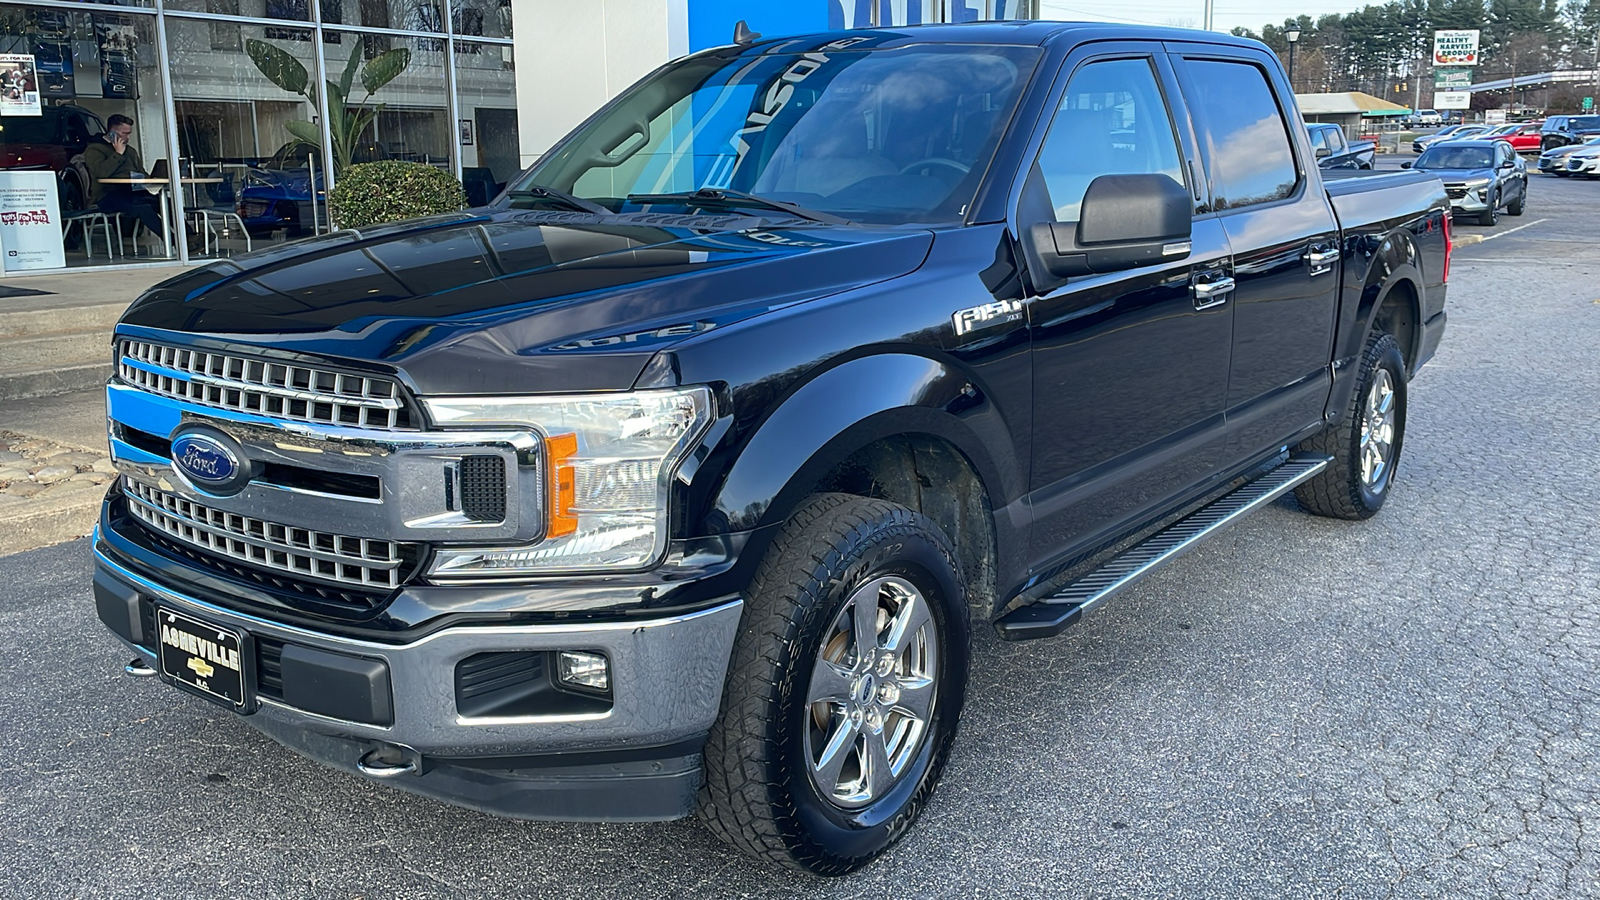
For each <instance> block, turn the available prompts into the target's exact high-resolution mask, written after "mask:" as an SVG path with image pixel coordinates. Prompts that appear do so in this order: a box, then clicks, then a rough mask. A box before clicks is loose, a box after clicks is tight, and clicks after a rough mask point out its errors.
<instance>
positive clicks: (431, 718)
mask: <svg viewBox="0 0 1600 900" xmlns="http://www.w3.org/2000/svg"><path fill="white" fill-rule="evenodd" d="M98 540H99V534H98V529H97V530H96V543H98ZM95 557H96V564H97V565H98V566H100V567H101V568H102V569H103V570H105V571H106V572H107V573H109V574H111V575H112V576H114V577H115V578H117V579H120V580H121V581H123V582H125V583H127V584H128V585H130V586H131V587H133V588H134V589H135V590H137V591H138V592H139V593H140V594H143V595H144V596H146V597H149V598H151V599H153V600H155V601H158V602H159V603H161V605H163V606H167V607H171V608H173V609H176V610H178V611H180V612H186V613H188V614H190V615H192V616H196V617H199V618H201V619H203V620H209V621H212V622H215V623H217V624H218V625H223V626H226V627H230V628H236V629H240V630H242V631H245V632H248V633H249V634H251V635H254V636H258V637H267V638H271V639H274V640H278V641H282V642H284V643H287V644H298V645H301V646H304V647H310V648H313V649H318V650H324V651H327V652H330V653H341V654H346V655H353V656H362V657H368V658H374V659H381V660H382V661H383V662H384V664H385V665H386V666H387V667H388V672H389V680H390V685H391V689H392V694H393V724H392V725H389V726H378V725H370V724H365V723H361V722H351V721H345V720H341V719H333V718H328V717H326V716H322V715H318V714H315V713H310V712H306V711H304V710H301V709H296V708H295V707H292V706H289V705H287V704H285V703H281V702H278V701H275V700H272V699H269V698H261V700H260V706H259V708H258V711H257V712H256V713H255V714H254V715H253V716H249V717H247V719H256V718H257V717H260V718H261V719H263V720H265V721H262V722H259V723H257V725H258V727H261V728H262V730H264V731H267V732H268V733H269V734H270V733H273V732H274V731H276V730H277V729H279V728H283V727H288V728H293V729H298V730H301V731H304V732H309V733H315V734H317V735H322V736H328V737H335V738H342V739H348V740H352V741H360V742H370V743H371V744H376V745H398V746H400V747H404V748H409V749H411V750H414V751H416V752H417V753H419V754H421V755H422V756H424V757H426V756H439V757H450V758H458V759H459V758H471V757H505V756H523V755H529V754H541V753H561V752H570V751H595V750H612V749H626V748H632V747H652V746H661V745H664V744H670V743H672V742H675V741H683V740H688V739H694V738H697V737H699V736H703V735H704V734H705V733H706V732H707V731H708V730H710V728H711V724H712V722H713V721H714V720H715V719H716V716H717V712H718V709H719V707H720V704H721V700H722V684H723V678H724V676H725V674H726V670H727V666H728V657H729V654H730V653H731V652H732V648H733V640H734V637H735V635H736V633H737V631H738V627H739V618H740V614H741V611H742V609H743V601H742V600H740V599H738V598H732V599H730V600H728V601H727V602H725V603H722V604H721V605H718V606H715V607H713V608H710V609H705V610H701V611H698V612H691V613H684V614H681V615H672V616H665V617H662V618H658V619H639V620H628V621H621V622H585V623H574V624H552V625H483V626H460V627H454V628H446V629H443V630H441V631H438V632H435V633H433V634H430V635H428V636H427V637H424V638H421V639H419V640H416V641H414V642H412V643H409V644H400V645H393V644H382V643H376V642H371V641H362V640H354V639H350V638H342V637H334V636H329V635H325V634H320V633H318V632H315V631H309V630H306V629H302V628H297V627H292V626H287V625H282V624H279V623H276V622H273V621H270V620H268V619H263V618H258V617H256V616H251V615H246V614H243V613H238V612H234V611H232V610H229V609H226V608H223V607H221V606H217V605H215V604H212V603H208V602H206V601H205V600H202V599H200V598H197V597H193V596H189V595H186V594H182V593H179V592H177V591H174V590H171V589H170V588H167V587H164V586H162V585H160V584H158V583H156V582H154V581H151V580H150V579H148V578H144V577H142V576H140V575H138V574H136V573H134V572H132V571H129V570H128V569H127V568H126V567H124V566H122V565H120V564H118V563H117V562H116V561H115V560H114V559H112V558H110V557H108V556H107V555H106V554H105V553H104V552H102V551H101V550H100V549H98V547H97V549H96V551H95ZM123 642H124V643H126V644H128V646H129V647H130V649H132V650H134V651H135V652H136V653H138V654H139V655H140V657H141V658H143V659H145V660H146V661H147V662H148V663H150V664H151V665H152V666H153V665H154V664H155V662H154V661H155V657H154V655H153V654H152V653H151V651H149V650H147V649H145V648H144V647H141V646H139V645H137V644H133V643H129V642H128V641H127V640H126V639H125V638H124V639H123ZM558 649H572V650H591V651H595V650H597V651H600V652H602V653H604V654H605V655H606V657H607V658H608V659H609V660H610V663H611V679H612V707H611V708H610V709H609V710H607V711H605V712H596V713H581V714H566V715H536V716H512V717H472V716H465V715H462V714H460V713H459V712H458V711H457V709H456V702H455V667H456V663H458V662H460V661H461V660H462V659H465V658H466V657H469V656H472V655H474V654H478V653H487V652H515V651H525V650H558ZM324 761H325V762H329V763H331V764H335V765H339V766H341V767H349V765H350V764H351V763H353V762H354V760H334V759H328V760H324Z"/></svg>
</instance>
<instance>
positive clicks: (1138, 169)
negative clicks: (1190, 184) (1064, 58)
mask: <svg viewBox="0 0 1600 900" xmlns="http://www.w3.org/2000/svg"><path fill="white" fill-rule="evenodd" d="M1181 159H1182V155H1181V154H1179V152H1178V141H1177V138H1176V137H1175V136H1174V134H1173V130H1172V117H1171V115H1170V114H1169V113H1168V112H1167V104H1166V101H1165V99H1163V97H1162V96H1161V90H1160V88H1159V87H1157V82H1156V74H1155V70H1154V69H1152V68H1151V66H1150V60H1149V59H1115V60H1106V61H1104V62H1092V63H1089V64H1088V65H1086V66H1084V67H1082V68H1080V69H1079V70H1078V71H1077V72H1075V73H1073V75H1072V80H1071V81H1069V82H1067V90H1066V93H1065V94H1064V95H1063V96H1062V98H1061V107H1060V109H1058V110H1057V111H1056V114H1055V118H1054V119H1052V120H1051V122H1050V131H1049V133H1048V134H1046V135H1045V139H1044V146H1043V147H1042V148H1041V149H1040V150H1039V159H1038V161H1037V162H1036V163H1035V166H1036V168H1037V170H1038V174H1039V175H1040V176H1041V177H1042V178H1043V181H1044V189H1045V192H1046V193H1048V194H1049V204H1050V207H1051V208H1052V209H1053V210H1054V211H1055V217H1056V221H1058V222H1076V221H1078V208H1079V207H1080V206H1081V205H1082V204H1083V194H1084V192H1085V191H1087V190H1088V189H1089V183H1090V182H1092V181H1094V180H1095V179H1096V178H1099V177H1100V176H1101V175H1147V174H1157V175H1166V176H1168V177H1169V178H1171V179H1172V180H1173V181H1176V182H1177V183H1179V184H1183V183H1184V181H1183V163H1182V162H1181Z"/></svg>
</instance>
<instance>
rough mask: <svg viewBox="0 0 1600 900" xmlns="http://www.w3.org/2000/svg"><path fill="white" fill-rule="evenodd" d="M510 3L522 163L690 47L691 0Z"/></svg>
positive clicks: (513, 0)
mask: <svg viewBox="0 0 1600 900" xmlns="http://www.w3.org/2000/svg"><path fill="white" fill-rule="evenodd" d="M511 3H512V11H511V15H512V21H513V22H515V23H516V67H517V132H518V134H519V136H520V138H521V145H522V147H521V149H522V164H523V165H524V166H527V165H531V164H532V163H533V162H534V161H535V160H537V159H538V158H539V156H540V155H542V154H543V153H544V152H545V151H546V150H549V149H550V146H551V145H552V144H554V143H555V142H556V141H557V140H559V139H560V138H561V137H562V136H563V135H565V134H566V133H567V132H568V131H571V130H572V129H573V127H574V126H576V125H577V124H578V123H579V122H582V121H583V120H584V119H586V118H588V117H589V114H590V113H592V112H594V111H595V110H597V109H599V108H600V106H601V104H603V103H605V102H606V101H607V100H609V99H611V98H612V97H614V96H616V95H617V94H618V93H620V92H621V91H622V90H623V89H624V88H626V87H627V86H628V85H630V84H633V83H634V82H635V81H638V80H639V79H640V78H641V77H643V76H644V75H646V74H648V73H649V72H650V71H651V70H653V69H655V68H656V67H657V66H659V65H661V64H662V63H664V62H666V61H667V60H669V59H672V58H674V57H678V56H682V55H683V54H685V53H687V52H688V49H689V38H688V18H689V17H688V0H589V2H582V3H574V2H572V0H511Z"/></svg>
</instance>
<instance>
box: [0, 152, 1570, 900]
mask: <svg viewBox="0 0 1600 900" xmlns="http://www.w3.org/2000/svg"><path fill="white" fill-rule="evenodd" d="M1531 177H1532V179H1533V180H1532V185H1531V188H1530V195H1529V196H1530V200H1529V207H1528V212H1527V214H1526V215H1524V216H1522V217H1520V218H1512V217H1503V218H1502V219H1501V223H1500V224H1499V225H1498V226H1496V227H1494V228H1480V227H1479V226H1476V225H1468V224H1461V225H1458V226H1457V234H1458V235H1479V236H1481V237H1483V238H1485V240H1482V241H1481V242H1478V243H1472V244H1470V245H1467V246H1464V247H1463V248H1462V249H1461V250H1459V251H1458V252H1457V254H1456V256H1455V260H1454V263H1453V269H1452V275H1451V290H1450V315H1451V318H1450V326H1449V330H1448V332H1447V334H1446V336H1445V342H1444V345H1443V347H1442V348H1441V349H1440V351H1439V355H1438V356H1437V357H1436V359H1435V360H1434V361H1433V363H1432V364H1430V365H1429V366H1428V367H1426V368H1425V369H1424V370H1423V372H1422V374H1421V375H1420V377H1419V378H1418V379H1417V380H1416V381H1415V382H1413V384H1412V391H1411V408H1410V418H1409V425H1408V431H1407V435H1406V441H1405V450H1404V452H1405V456H1404V459H1403V462H1402V464H1401V468H1400V471H1399V480H1398V482H1397V485H1396V487H1395V490H1394V494H1393V496H1392V497H1391V500H1390V505H1389V506H1387V507H1386V508H1385V509H1384V511H1383V512H1382V513H1381V514H1380V515H1379V516H1378V517H1377V518H1375V519H1374V520H1372V521H1370V522H1366V523H1359V524H1358V523H1349V522H1337V521H1331V520H1326V519H1317V518H1313V517H1310V516H1307V515H1305V514H1303V513H1301V512H1299V511H1298V510H1297V509H1296V508H1295V506H1294V503H1293V501H1292V499H1286V500H1284V501H1282V502H1280V503H1279V504H1277V505H1275V506H1273V507H1271V508H1269V509H1267V510H1265V511H1264V512H1263V513H1261V514H1259V515H1257V516H1254V517H1252V518H1251V519H1249V520H1247V521H1245V522H1244V523H1242V524H1241V525H1239V526H1237V527H1236V528H1234V529H1233V530H1232V531H1229V532H1227V533H1226V534H1224V535H1223V536H1222V537H1221V538H1219V539H1218V540H1216V541H1214V542H1212V543H1211V544H1209V545H1207V546H1205V547H1203V548H1202V549H1201V550H1199V551H1197V552H1196V553H1194V554H1193V555H1191V556H1189V557H1187V558H1185V559H1184V560H1182V561H1180V562H1179V563H1177V564H1176V565H1174V566H1172V567H1169V568H1168V569H1167V570H1166V571H1164V572H1162V573H1160V574H1159V575H1157V576H1156V577H1154V578H1152V579H1150V580H1149V581H1147V582H1145V583H1144V584H1142V585H1141V586H1139V587H1138V588H1136V589H1135V590H1133V591H1131V592H1130V593H1128V594H1127V595H1124V596H1123V597H1121V598H1119V599H1118V600H1116V601H1115V602H1113V603H1112V604H1111V605H1110V606H1109V607H1108V608H1107V609H1106V611H1105V612H1103V613H1100V614H1098V615H1096V616H1093V617H1091V618H1090V619H1089V620H1088V621H1086V622H1085V623H1083V624H1082V625H1080V626H1078V627H1077V628H1075V629H1073V630H1071V631H1069V632H1068V633H1067V634H1066V635H1064V636H1062V637H1060V638H1057V639H1054V640H1049V641H1041V642H1033V643H1025V644H1002V643H1000V642H999V641H998V640H996V639H995V638H994V637H993V635H992V633H990V632H988V631H986V630H980V631H979V632H978V645H979V646H978V648H977V651H976V654H975V657H974V670H973V678H972V683H971V686H970V688H969V699H968V704H967V711H966V714H965V718H964V722H963V731H962V733H961V735H960V736H959V738H958V739H957V743H956V747H955V752H954V757H953V760H952V763H951V766H950V769H949V772H948V773H947V775H946V778H945V781H944V784H943V786H942V787H941V789H940V791H939V792H938V794H937V795H936V796H935V798H934V800H933V802H932V804H931V806H930V807H929V808H928V810H927V812H926V814H925V815H924V816H923V817H922V819H921V821H920V823H919V825H918V827H917V828H916V829H915V830H914V831H913V833H912V834H911V835H910V836H909V837H908V838H907V839H906V840H905V841H904V842H903V843H902V844H901V845H899V847H898V848H897V849H895V850H894V851H893V852H892V853H891V854H890V855H889V856H887V857H886V858H884V859H882V860H880V861H879V862H878V863H876V864H875V865H873V866H871V867H869V868H868V869H866V870H865V871H863V872H861V873H858V874H856V875H854V876H851V877H848V878H845V879H840V880H832V881H825V880H817V879H807V878H802V877H799V876H795V875H792V874H789V873H786V872H780V871H777V870H773V869H770V868H767V867H764V866H762V865H759V864H756V863H752V862H750V861H748V860H746V859H744V858H743V857H741V856H738V855H737V854H735V853H734V852H732V851H730V850H727V849H725V848H724V847H723V846H722V845H721V844H719V843H718V842H717V841H716V840H715V839H714V838H712V837H711V835H710V834H709V833H708V832H706V831H705V830H704V829H703V828H702V827H700V826H699V825H698V824H697V823H696V822H694V821H692V820H691V821H685V822H678V823H671V824H665V825H569V824H542V823H524V822H514V821H506V820H500V819H494V818H491V817H488V816H485V815H481V814H478V813H474V812H469V811H464V810H459V809H453V808H450V807H446V806H443V805H440V804H437V803H434V802H431V801H427V800H423V799H420V798H414V797H410V796H407V795H404V794H399V793H396V792H393V791H390V790H387V789H384V788H382V787H380V786H377V785H374V784H370V783H367V782H364V781H362V780H360V779H358V778H356V777H353V776H349V775H345V774H342V773H339V772H334V771H330V770H327V769H324V768H322V767H321V766H319V765H317V764H314V763H311V762H308V761H305V760H303V759H300V758H298V757H295V756H294V755H292V754H291V753H289V752H288V751H286V750H283V749H281V748H280V747H278V746H277V745H276V744H273V743H272V742H270V741H268V740H267V739H265V738H263V737H260V736H258V735H257V734H256V733H255V732H254V731H253V730H252V729H251V728H249V727H248V725H246V724H245V723H244V722H243V721H241V720H239V719H237V718H234V717H233V716H232V715H231V714H229V713H226V712H223V711H221V710H219V709H217V708H215V707H212V706H209V705H207V704H205V703H204V702H202V701H199V700H193V699H189V698H187V697H185V696H182V695H179V694H177V693H176V692H175V691H173V690H171V689H168V688H166V687H164V686H163V685H161V684H159V683H156V682H154V681H151V680H134V679H129V678H125V677H123V675H122V674H121V666H122V663H123V662H125V661H126V657H127V654H126V653H125V652H124V651H123V650H122V649H121V648H120V646H119V645H118V644H117V643H116V642H115V641H114V640H113V639H112V638H111V637H110V636H109V634H107V633H106V632H105V631H104V630H103V629H102V628H101V627H100V625H99V624H98V623H97V622H96V621H95V618H94V613H93V602H92V599H91V597H90V591H89V584H90V564H89V550H88V547H87V545H86V542H84V541H78V542H75V543H70V544H64V545H60V546H57V547H52V548H47V549H44V550H37V551H32V552H28V553H23V554H20V555H17V556H11V557H6V558H3V559H0V584H3V585H5V587H6V595H5V600H4V601H3V602H0V673H3V677H0V896H8V897H9V896H15V897H29V898H31V897H52V898H53V897H117V898H121V897H152V896H153V897H319V898H322V897H327V898H350V897H364V898H372V897H407V898H420V897H457V896H504V897H565V898H581V897H627V898H649V897H679V896H706V897H736V896H763V897H764V896H775V897H894V898H911V897H927V896H947V897H972V896H984V897H1019V898H1021V897H1028V898H1032V897H1040V896H1060V897H1141V898H1145V897H1240V898H1246V897H1248V898H1259V897H1350V898H1368V897H1390V896H1393V897H1408V898H1409V897H1449V898H1472V897H1509V896H1517V897H1523V896H1526V897H1550V898H1571V897H1586V896H1600V826H1597V824H1596V822H1597V815H1600V693H1597V684H1600V678H1597V677H1596V671H1595V670H1596V660H1597V659H1600V551H1597V550H1596V548H1595V535H1596V533H1597V532H1600V464H1597V463H1596V451H1595V447H1596V446H1597V443H1600V425H1597V416H1596V412H1595V411H1596V402H1597V399H1596V398H1600V361H1597V358H1596V348H1597V347H1600V278H1597V275H1600V246H1597V244H1596V241H1595V220H1594V215H1593V210H1594V209H1595V208H1596V206H1597V204H1600V182H1579V181H1571V180H1559V179H1556V178H1553V177H1548V176H1538V175H1534V176H1531Z"/></svg>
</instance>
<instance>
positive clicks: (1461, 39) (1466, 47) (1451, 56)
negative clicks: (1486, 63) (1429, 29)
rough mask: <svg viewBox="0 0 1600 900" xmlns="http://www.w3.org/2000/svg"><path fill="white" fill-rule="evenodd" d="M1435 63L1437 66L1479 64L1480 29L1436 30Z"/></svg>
mask: <svg viewBox="0 0 1600 900" xmlns="http://www.w3.org/2000/svg"><path fill="white" fill-rule="evenodd" d="M1433 64H1434V65H1436V66H1475V65H1477V64H1478V29H1476V28H1469V29H1463V30H1459V31H1435V32H1434V33H1433Z"/></svg>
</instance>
